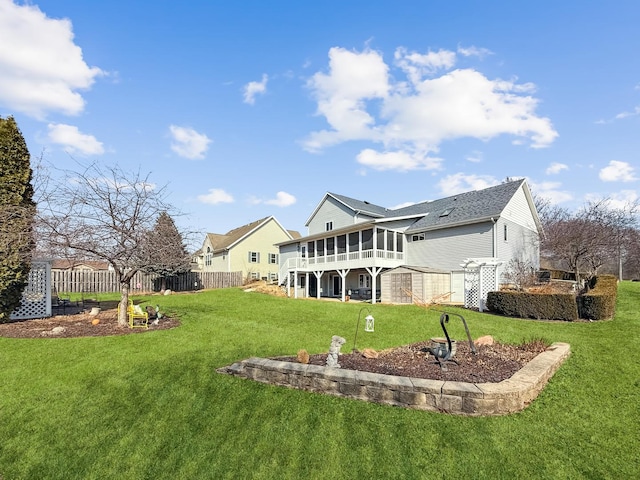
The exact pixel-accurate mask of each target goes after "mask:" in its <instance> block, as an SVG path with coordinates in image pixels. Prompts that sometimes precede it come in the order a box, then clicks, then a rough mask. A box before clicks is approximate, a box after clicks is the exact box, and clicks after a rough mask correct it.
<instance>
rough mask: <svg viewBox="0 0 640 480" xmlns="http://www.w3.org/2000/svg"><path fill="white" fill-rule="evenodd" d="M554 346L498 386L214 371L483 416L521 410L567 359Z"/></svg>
mask: <svg viewBox="0 0 640 480" xmlns="http://www.w3.org/2000/svg"><path fill="white" fill-rule="evenodd" d="M570 353H571V350H570V346H569V344H567V343H554V344H553V345H551V346H550V347H549V348H548V349H547V350H546V351H544V352H542V353H540V354H539V355H538V356H536V357H535V358H534V359H533V360H531V361H530V362H529V363H528V364H527V365H525V366H524V367H523V368H521V369H520V370H519V371H518V372H516V373H515V374H514V375H513V376H512V377H511V378H509V379H507V380H504V381H502V382H500V383H464V382H448V381H442V380H425V379H421V378H410V377H399V376H394V375H382V374H378V373H369V372H361V371H357V370H346V369H341V368H330V367H323V366H319V365H307V364H302V363H295V362H284V361H278V360H270V359H268V358H256V357H253V358H249V359H246V360H242V361H240V362H237V363H234V364H233V365H230V366H227V367H223V368H220V369H218V370H217V371H218V372H219V373H225V374H229V375H235V376H239V377H244V378H248V379H251V380H256V381H258V382H263V383H269V384H274V385H282V386H286V387H291V388H297V389H301V390H308V391H311V392H318V393H324V394H329V395H336V396H341V397H346V398H353V399H357V400H365V401H368V402H376V403H382V404H386V405H395V406H399V407H405V408H413V409H417V410H429V411H434V412H443V413H452V414H458V415H471V416H484V415H505V414H508V413H514V412H518V411H521V410H523V409H524V408H526V407H527V405H529V404H530V403H531V402H532V401H533V400H534V399H535V398H536V397H537V396H538V394H539V393H540V392H541V391H542V389H543V388H544V386H545V385H546V384H547V382H548V381H549V379H550V378H551V377H552V376H553V374H554V373H555V372H556V370H557V369H558V368H559V367H560V365H561V364H562V362H563V361H564V360H565V359H566V358H567V357H568V356H569V355H570Z"/></svg>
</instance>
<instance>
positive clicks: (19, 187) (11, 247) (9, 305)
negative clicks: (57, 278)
mask: <svg viewBox="0 0 640 480" xmlns="http://www.w3.org/2000/svg"><path fill="white" fill-rule="evenodd" d="M30 158H31V157H30V155H29V150H27V144H26V142H25V140H24V138H23V136H22V133H20V130H19V129H18V126H17V124H16V122H15V120H14V119H13V117H9V118H7V119H3V118H2V117H0V219H1V220H0V221H1V222H2V228H0V323H3V322H7V321H9V319H10V315H11V312H12V311H13V310H14V309H16V308H17V307H18V306H19V305H20V301H21V300H22V291H23V290H24V288H25V287H26V285H27V283H28V279H29V270H30V269H31V253H32V250H33V247H34V241H33V219H34V215H35V203H34V202H33V187H32V186H31V176H32V172H31V166H30V163H29V162H30Z"/></svg>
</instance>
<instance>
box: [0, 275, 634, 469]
mask: <svg viewBox="0 0 640 480" xmlns="http://www.w3.org/2000/svg"><path fill="white" fill-rule="evenodd" d="M157 298H159V297H154V299H150V300H149V302H150V303H151V304H155V303H156V299H157ZM138 300H143V299H142V298H139V297H136V301H138ZM639 304H640V283H629V282H626V283H622V284H621V285H620V288H619V300H618V310H617V315H616V318H615V319H614V320H613V321H606V322H594V323H563V322H538V321H531V320H517V319H508V318H501V317H495V316H491V315H486V314H479V313H474V312H467V311H462V310H454V311H457V312H459V313H462V314H463V315H464V316H465V318H466V319H467V322H468V324H469V329H470V331H471V334H472V336H473V337H478V336H480V335H486V334H490V335H493V336H494V337H496V338H497V339H498V340H500V341H503V342H513V343H521V342H522V341H524V340H527V339H534V338H544V339H546V340H547V341H549V342H555V341H562V342H568V343H570V344H571V349H572V355H571V356H570V357H569V359H568V360H567V361H566V362H565V363H564V364H563V365H562V367H561V368H560V370H559V371H558V372H557V373H556V374H555V376H554V377H553V378H552V379H551V382H550V383H549V384H548V385H547V387H546V388H545V389H544V391H543V392H542V393H541V395H540V396H539V397H538V399H537V400H536V401H535V402H534V403H533V404H532V405H530V406H529V407H528V408H527V409H526V410H524V411H523V412H521V413H518V414H514V415H510V416H505V417H488V418H466V417H454V416H448V415H445V414H437V413H430V412H422V411H412V410H405V409H400V408H396V407H388V406H382V405H375V404H368V403H365V402H359V401H354V400H345V399H340V398H336V397H330V396H324V395H319V394H313V393H308V392H303V391H298V390H290V389H286V388H281V387H274V386H270V385H264V384H260V383H256V382H252V381H249V380H244V379H240V378H236V377H232V376H228V375H220V374H217V373H216V371H215V370H216V368H218V367H221V366H223V365H228V364H231V363H233V362H235V361H237V360H240V359H243V358H247V357H250V356H276V355H284V354H295V353H296V352H297V351H298V350H299V349H301V348H305V349H307V350H308V351H309V352H310V353H317V352H326V351H327V350H328V348H329V343H330V340H331V336H332V335H335V334H337V335H341V336H343V337H345V338H346V339H347V344H346V345H345V350H347V349H350V348H351V347H352V342H353V336H354V332H355V326H356V322H357V320H358V314H359V312H360V309H361V308H362V304H355V303H339V302H322V301H315V300H294V299H286V298H276V297H270V296H266V295H262V294H258V293H245V292H242V291H241V290H238V289H227V290H217V291H208V292H200V293H197V294H192V295H173V296H170V297H162V298H161V302H160V305H161V307H162V309H163V310H164V311H166V312H169V313H171V312H173V313H175V314H178V315H179V316H180V317H181V319H182V322H183V324H182V326H181V327H179V328H177V329H174V330H164V331H156V332H148V333H144V334H137V335H127V336H119V337H101V338H100V337H98V338H79V339H52V338H47V339H8V338H0V365H1V369H0V479H1V480H13V479H23V478H28V479H53V478H57V479H65V480H69V479H111V478H113V479H162V478H167V479H202V478H204V479H206V478H211V479H225V478H228V479H238V478H240V479H242V478H252V479H253V478H273V479H296V480H302V479H316V478H318V479H347V478H348V479H351V478H371V479H377V478H393V479H403V478H407V479H421V478H425V479H427V478H429V479H430V478H473V479H476V478H491V479H496V478H505V479H516V478H527V477H529V478H536V479H537V478H562V479H566V478H611V479H626V478H638V477H639V476H640V460H638V459H639V458H640V455H639V454H638V452H640V406H639V405H640V352H639V350H640V320H639V315H638V306H639ZM370 308H371V313H372V314H373V315H374V317H375V322H376V326H375V332H374V333H364V331H363V322H361V325H360V329H361V331H360V333H359V334H358V347H359V348H364V347H372V348H375V349H382V348H384V347H390V346H394V345H400V344H404V343H410V342H415V341H418V340H424V339H426V338H429V337H431V336H436V335H437V336H440V335H441V330H440V324H439V322H438V318H439V313H438V312H436V311H429V312H426V311H425V310H424V309H421V308H419V307H416V306H390V305H373V306H370ZM450 325H451V329H450V330H451V331H452V334H453V335H452V336H453V337H454V338H456V339H462V340H464V339H465V338H466V335H465V332H464V328H463V326H462V323H461V322H457V323H456V320H455V318H452V320H451V323H450Z"/></svg>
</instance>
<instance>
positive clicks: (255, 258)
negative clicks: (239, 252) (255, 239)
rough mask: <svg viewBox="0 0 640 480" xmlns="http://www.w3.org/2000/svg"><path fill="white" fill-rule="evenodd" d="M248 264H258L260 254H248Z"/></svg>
mask: <svg viewBox="0 0 640 480" xmlns="http://www.w3.org/2000/svg"><path fill="white" fill-rule="evenodd" d="M249 263H260V252H249Z"/></svg>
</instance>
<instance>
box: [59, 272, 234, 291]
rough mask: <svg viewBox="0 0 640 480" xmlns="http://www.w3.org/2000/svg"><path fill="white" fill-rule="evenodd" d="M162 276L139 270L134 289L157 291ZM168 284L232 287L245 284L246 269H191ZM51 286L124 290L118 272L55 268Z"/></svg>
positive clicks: (172, 286)
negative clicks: (208, 270) (197, 270)
mask: <svg viewBox="0 0 640 480" xmlns="http://www.w3.org/2000/svg"><path fill="white" fill-rule="evenodd" d="M161 280H162V279H161V277H160V276H158V275H152V274H147V273H142V272H138V273H136V274H135V275H134V276H133V279H132V280H131V291H132V292H157V291H160V288H161V285H162V284H161ZM166 285H167V288H168V289H170V290H173V291H175V292H186V291H191V290H202V289H205V288H228V287H240V286H242V272H187V273H183V274H181V275H178V276H176V277H167V279H166ZM51 286H52V287H53V288H55V289H56V290H57V291H58V292H68V293H94V292H95V293H112V292H119V291H120V283H119V282H118V277H117V276H116V273H115V272H107V271H91V270H71V271H60V270H57V271H56V270H52V271H51Z"/></svg>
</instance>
